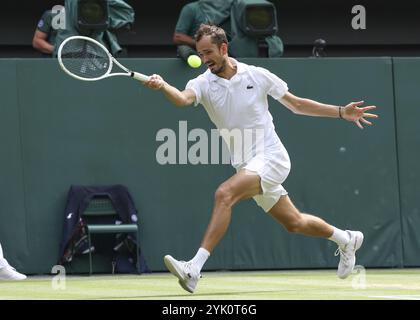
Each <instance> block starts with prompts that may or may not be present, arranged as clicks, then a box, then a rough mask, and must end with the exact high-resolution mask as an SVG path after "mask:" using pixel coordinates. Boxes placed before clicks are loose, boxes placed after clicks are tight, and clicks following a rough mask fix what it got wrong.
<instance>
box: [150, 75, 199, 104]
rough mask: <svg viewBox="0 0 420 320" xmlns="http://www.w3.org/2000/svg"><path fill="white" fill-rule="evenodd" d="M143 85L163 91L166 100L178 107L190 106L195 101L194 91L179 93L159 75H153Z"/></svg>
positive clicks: (188, 90) (187, 90)
mask: <svg viewBox="0 0 420 320" xmlns="http://www.w3.org/2000/svg"><path fill="white" fill-rule="evenodd" d="M143 84H144V85H145V86H146V87H148V88H150V89H154V90H160V91H162V92H163V93H164V94H165V96H166V98H168V100H169V101H171V102H172V103H173V104H174V105H176V106H177V107H185V106H189V105H191V104H192V103H194V101H195V93H194V91H193V90H191V89H186V90H184V91H179V90H178V89H177V88H175V87H174V86H171V85H170V84H169V83H167V82H166V81H165V80H163V78H162V77H161V76H160V75H157V74H153V75H151V76H150V78H149V80H148V81H145V82H143Z"/></svg>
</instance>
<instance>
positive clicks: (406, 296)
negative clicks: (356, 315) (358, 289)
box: [369, 294, 420, 300]
mask: <svg viewBox="0 0 420 320" xmlns="http://www.w3.org/2000/svg"><path fill="white" fill-rule="evenodd" d="M369 298H385V299H402V300H420V296H415V295H408V294H406V295H398V296H369Z"/></svg>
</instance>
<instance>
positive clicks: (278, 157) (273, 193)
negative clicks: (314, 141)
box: [235, 143, 291, 212]
mask: <svg viewBox="0 0 420 320" xmlns="http://www.w3.org/2000/svg"><path fill="white" fill-rule="evenodd" d="M290 167H291V163H290V158H289V154H288V153H287V150H286V148H285V147H284V146H283V144H282V143H278V144H275V145H274V146H271V147H268V148H265V150H264V153H263V154H261V155H257V156H255V157H254V158H252V159H251V160H249V161H248V162H246V163H243V164H241V165H239V166H235V169H236V171H239V170H241V169H246V170H248V171H251V172H252V173H254V174H255V173H256V174H258V175H259V176H260V178H261V189H262V192H263V193H262V194H259V195H256V196H254V197H253V198H254V200H255V202H256V203H257V204H258V205H259V206H260V207H261V208H263V209H264V211H265V212H268V211H269V210H270V209H271V208H272V207H273V206H274V205H275V204H276V203H277V201H279V199H280V197H281V196H283V195H286V194H287V191H286V189H284V187H283V186H282V183H283V182H284V181H285V180H286V178H287V176H288V175H289V172H290Z"/></svg>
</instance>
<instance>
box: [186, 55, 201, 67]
mask: <svg viewBox="0 0 420 320" xmlns="http://www.w3.org/2000/svg"><path fill="white" fill-rule="evenodd" d="M187 62H188V65H189V66H190V67H191V68H198V67H199V66H201V59H200V57H199V56H196V55H195V54H192V55H190V56H189V57H188V60H187Z"/></svg>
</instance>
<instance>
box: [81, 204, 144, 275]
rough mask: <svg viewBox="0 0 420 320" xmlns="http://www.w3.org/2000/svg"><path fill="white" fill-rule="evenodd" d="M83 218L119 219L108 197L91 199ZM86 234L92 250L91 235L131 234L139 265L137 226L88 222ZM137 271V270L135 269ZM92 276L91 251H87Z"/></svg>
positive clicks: (132, 224)
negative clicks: (134, 240)
mask: <svg viewBox="0 0 420 320" xmlns="http://www.w3.org/2000/svg"><path fill="white" fill-rule="evenodd" d="M83 216H84V217H86V218H87V221H88V218H89V217H112V216H115V217H117V218H118V219H119V217H118V213H117V211H116V210H115V209H114V206H113V205H112V202H111V199H109V197H107V196H106V197H102V196H100V197H97V196H95V197H93V198H92V200H91V201H90V202H89V205H88V207H87V208H86V210H85V212H84V213H83ZM86 232H87V236H88V243H89V247H88V248H92V243H91V235H92V234H104V233H111V234H118V233H132V234H135V235H136V255H137V262H136V263H140V260H139V248H140V246H139V238H140V237H139V228H138V226H137V224H134V223H130V224H111V223H110V224H91V223H89V222H87V223H86ZM137 269H138V268H137ZM113 272H114V270H113ZM91 274H92V250H89V275H91Z"/></svg>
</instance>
